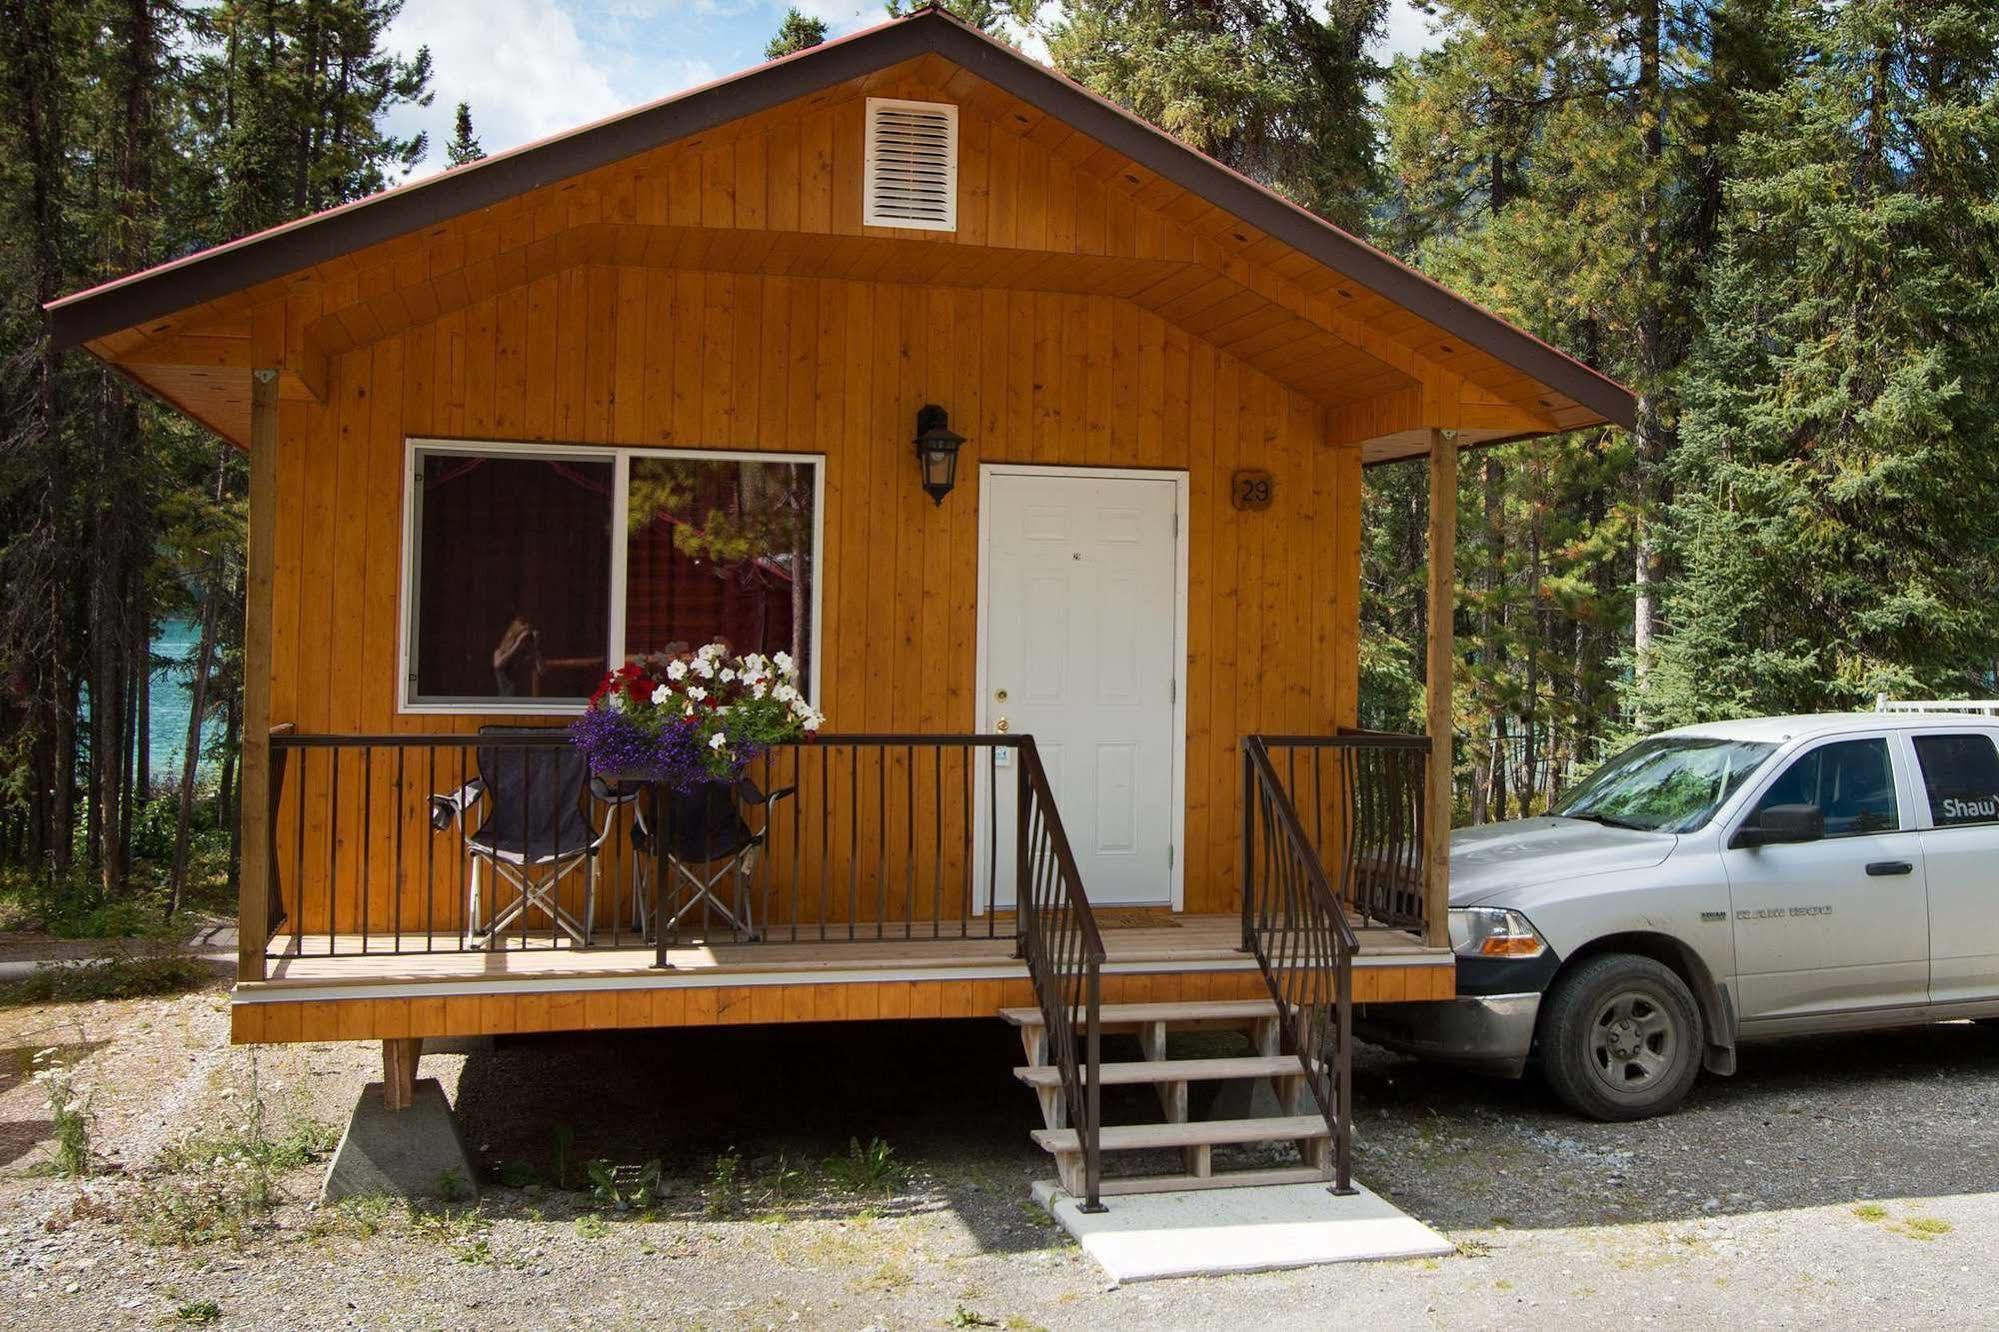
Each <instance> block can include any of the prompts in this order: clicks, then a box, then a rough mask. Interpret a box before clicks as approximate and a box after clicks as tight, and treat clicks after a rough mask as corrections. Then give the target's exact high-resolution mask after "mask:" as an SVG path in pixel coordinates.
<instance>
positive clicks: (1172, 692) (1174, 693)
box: [1166, 679, 1180, 703]
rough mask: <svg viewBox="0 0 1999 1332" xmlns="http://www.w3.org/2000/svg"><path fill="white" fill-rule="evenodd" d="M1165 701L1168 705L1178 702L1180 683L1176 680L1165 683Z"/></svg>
mask: <svg viewBox="0 0 1999 1332" xmlns="http://www.w3.org/2000/svg"><path fill="white" fill-rule="evenodd" d="M1166 701H1167V702H1168V703H1178V702H1179V701H1180V682H1179V681H1178V680H1177V679H1175V680H1168V681H1167V682H1166Z"/></svg>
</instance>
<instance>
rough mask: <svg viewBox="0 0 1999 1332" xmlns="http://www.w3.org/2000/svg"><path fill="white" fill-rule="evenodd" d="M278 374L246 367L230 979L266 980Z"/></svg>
mask: <svg viewBox="0 0 1999 1332" xmlns="http://www.w3.org/2000/svg"><path fill="white" fill-rule="evenodd" d="M277 501H278V372H277V371H276V370H271V369H259V370H252V371H251V372H250V532H249V542H248V547H249V548H248V551H247V559H246V561H245V567H244V574H243V608H244V622H243V729H242V737H243V740H242V743H243V768H242V784H241V786H240V787H239V788H238V796H237V801H236V805H237V810H238V817H239V818H240V819H241V820H242V838H243V840H242V848H243V849H242V860H241V863H240V865H239V866H238V870H237V876H236V927H237V928H236V978H237V979H238V980H246V981H260V980H262V979H264V947H265V945H266V944H268V943H269V942H270V937H271V928H270V891H271V837H270V822H271V799H270V793H271V571H272V566H273V565H274V564H275V563H276V559H277V521H278V513H277V508H278V503H277Z"/></svg>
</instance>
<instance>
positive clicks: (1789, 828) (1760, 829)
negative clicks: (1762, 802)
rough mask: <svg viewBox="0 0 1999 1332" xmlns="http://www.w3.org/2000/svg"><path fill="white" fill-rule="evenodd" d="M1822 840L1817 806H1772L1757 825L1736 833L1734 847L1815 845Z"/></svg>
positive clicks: (1822, 820)
mask: <svg viewBox="0 0 1999 1332" xmlns="http://www.w3.org/2000/svg"><path fill="white" fill-rule="evenodd" d="M1824 836H1825V811H1824V810H1822V809H1820V808H1819V807H1818V806H1817V805H1772V806H1770V807H1769V808H1768V809H1766V810H1764V811H1763V812H1762V813H1761V814H1759V815H1757V816H1756V822H1754V823H1745V824H1743V825H1742V826H1741V827H1740V828H1738V829H1736V832H1735V840H1734V841H1733V842H1732V843H1731V845H1733V846H1775V845H1779V844H1782V843H1788V842H1816V841H1818V840H1819V839H1820V838H1821V837H1824Z"/></svg>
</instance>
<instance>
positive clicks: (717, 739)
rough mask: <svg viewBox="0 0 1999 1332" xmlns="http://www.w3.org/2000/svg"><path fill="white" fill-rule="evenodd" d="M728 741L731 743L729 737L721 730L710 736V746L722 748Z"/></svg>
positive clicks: (711, 747)
mask: <svg viewBox="0 0 1999 1332" xmlns="http://www.w3.org/2000/svg"><path fill="white" fill-rule="evenodd" d="M728 743H729V737H728V736H726V735H723V734H722V733H721V732H720V731H717V732H715V734H714V735H713V736H711V737H709V740H708V748H710V749H720V748H721V747H722V746H723V745H726V744H728Z"/></svg>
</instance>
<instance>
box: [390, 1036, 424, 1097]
mask: <svg viewBox="0 0 1999 1332" xmlns="http://www.w3.org/2000/svg"><path fill="white" fill-rule="evenodd" d="M422 1054H423V1038H422V1037H421V1036H413V1037H391V1038H390V1039H388V1040H385V1041H383V1042H382V1108H383V1109H385V1110H407V1109H409V1108H410V1104H411V1102H413V1101H414V1100H415V1099H416V1061H417V1059H418V1057H419V1056H421V1055H422Z"/></svg>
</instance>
